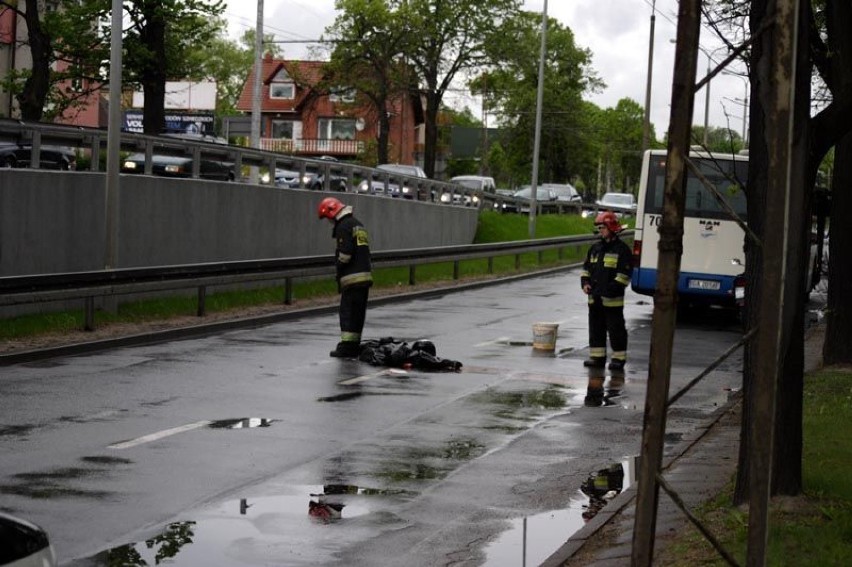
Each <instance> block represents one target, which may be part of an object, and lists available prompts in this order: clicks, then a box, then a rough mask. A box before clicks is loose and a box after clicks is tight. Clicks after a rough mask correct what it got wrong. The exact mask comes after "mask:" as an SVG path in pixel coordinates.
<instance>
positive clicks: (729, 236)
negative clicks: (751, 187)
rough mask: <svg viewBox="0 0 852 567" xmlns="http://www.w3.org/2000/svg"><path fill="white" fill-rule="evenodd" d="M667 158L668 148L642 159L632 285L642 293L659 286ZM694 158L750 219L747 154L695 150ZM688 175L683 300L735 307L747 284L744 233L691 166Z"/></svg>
mask: <svg viewBox="0 0 852 567" xmlns="http://www.w3.org/2000/svg"><path fill="white" fill-rule="evenodd" d="M666 157H667V156H666V150H648V151H646V152H645V154H644V155H643V159H642V177H641V180H640V183H639V194H638V195H637V201H638V203H637V210H636V231H635V236H634V240H633V278H632V280H631V288H632V289H633V291H635V292H636V293H640V294H643V295H654V294H655V292H656V290H657V257H658V249H657V245H658V243H659V239H660V238H659V234H658V232H657V230H658V228H659V226H660V224H661V221H662V217H663V194H664V192H665V181H666V179H665V177H666ZM690 159H691V160H692V162H693V163H694V164H695V165H696V166H697V168H698V170H699V171H700V172H701V173H702V175H703V176H704V177H705V178H706V179H707V180H709V182H710V183H712V184H713V185H714V186H715V187H716V190H717V191H718V193H719V194H720V195H721V196H722V197H723V198H724V199H725V201H726V202H727V203H728V204H729V205H730V207H731V208H732V209H733V210H734V211H735V212H736V213H737V215H738V216H739V217H740V218H741V219H742V220H743V221H745V219H746V195H745V188H746V186H747V182H748V155H741V154H721V153H712V154H710V153H707V152H704V151H692V152H690ZM686 176H687V181H686V202H685V206H684V219H683V255H682V257H681V264H680V275H679V276H678V283H677V293H678V303H679V305H680V306H682V307H690V306H721V307H729V308H736V307H737V306H738V304H739V303H740V301H741V300H742V297H741V296H742V294H743V291H744V287H743V286H744V284H745V279H744V276H743V274H744V272H745V250H744V244H745V240H744V238H745V234H744V231H743V229H742V228H741V227H740V226H739V225H738V224H737V223H736V221H734V220H733V219H732V218H731V216H730V215H729V214H728V212H727V211H725V210H724V209H723V208H722V206H721V205H720V204H719V202H718V201H717V200H716V198H715V197H714V196H713V195H712V193H711V192H710V190H709V189H707V187H706V186H705V185H704V183H703V182H702V181H701V180H700V179H699V178H698V177H697V176H696V175H695V174H693V173H692V172H691V171H690V170H689V168H687V171H686ZM738 296H739V297H738Z"/></svg>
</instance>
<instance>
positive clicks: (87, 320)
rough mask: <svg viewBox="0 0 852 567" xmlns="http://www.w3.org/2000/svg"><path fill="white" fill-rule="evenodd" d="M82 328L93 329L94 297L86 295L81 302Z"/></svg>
mask: <svg viewBox="0 0 852 567" xmlns="http://www.w3.org/2000/svg"><path fill="white" fill-rule="evenodd" d="M83 329H84V330H86V331H94V330H95V298H94V297H91V296H90V297H87V298H86V299H85V300H84V302H83Z"/></svg>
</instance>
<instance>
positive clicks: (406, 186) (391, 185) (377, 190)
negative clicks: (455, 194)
mask: <svg viewBox="0 0 852 567" xmlns="http://www.w3.org/2000/svg"><path fill="white" fill-rule="evenodd" d="M376 169H378V170H381V171H386V172H388V173H391V174H393V175H396V176H397V178H396V179H390V181H389V182H388V184H387V186H385V181H384V179H383V176H379V175H376V176H374V177H373V178H372V179H370V178H368V179H364V180H362V181H361V183H359V184H358V192H359V193H367V194H370V195H386V196H388V197H402V198H404V199H414V198H415V197H416V196H417V195H416V191H417V187H416V186H414V184H413V183H411V182H410V181H409V180H407V179H405V178H400V177H399V176H406V177H414V178H417V179H428V178H427V177H426V172H425V171H423V169H421V168H420V167H418V166H416V165H402V164H398V163H385V164H381V165H377V166H376ZM400 181H401V182H402V184H401V186H400Z"/></svg>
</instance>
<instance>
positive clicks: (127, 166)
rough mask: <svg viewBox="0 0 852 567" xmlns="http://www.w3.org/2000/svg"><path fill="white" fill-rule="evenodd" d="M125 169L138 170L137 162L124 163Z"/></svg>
mask: <svg viewBox="0 0 852 567" xmlns="http://www.w3.org/2000/svg"><path fill="white" fill-rule="evenodd" d="M124 169H130V170H134V169H136V162H135V161H126V162H124Z"/></svg>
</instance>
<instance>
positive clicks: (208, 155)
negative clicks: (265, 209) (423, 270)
mask: <svg viewBox="0 0 852 567" xmlns="http://www.w3.org/2000/svg"><path fill="white" fill-rule="evenodd" d="M0 142H11V143H17V144H23V145H28V146H31V148H32V159H31V162H30V167H33V168H37V167H38V164H39V161H40V160H39V155H40V153H41V147H42V146H45V145H53V146H65V147H68V148H72V149H75V150H76V152H77V153H78V154H80V155H86V156H88V157H89V158H90V159H91V165H90V167H89V169H90V170H92V171H99V170H102V169H103V168H102V165H103V164H101V152H102V151H103V150H105V149H106V143H107V131H106V130H105V129H99V128H86V127H81V126H67V125H61V124H47V123H39V122H35V123H27V122H21V121H17V120H11V119H0ZM121 149H122V151H127V152H138V153H143V154H144V155H145V165H144V169H143V171H144V172H145V173H147V174H150V173H151V171H152V158H153V156H154V155H171V156H188V157H191V158H192V160H193V165H192V177H194V178H199V177H200V175H201V160H202V159H204V160H214V161H222V162H227V163H229V164H233V169H234V172H235V173H237V175H236V177H237V178H238V179H239V180H240V181H241V182H247V179H243V178H242V176H241V175H240V173H241V172H242V170H243V167H244V166H246V167H252V166H256V167H258V168H259V169H260V170H261V171H265V172H274V171H275V170H276V169H286V170H291V171H296V172H298V173H299V178H300V179H301V180H302V181H301V182H300V183H301V186H300V188H302V189H307V188H309V187H305V185H304V179H305V177H306V174H308V173H311V174H316V175H317V176H321V178H322V190H324V191H333V190H334V189H335V188H336V187H337V186H338V185H339V182H340V180H342V179H345V183H344V185H345V186H346V187H347V192H351V193H356V192H357V187H358V184H359V183H360V181H361V180H364V179H373V180H379V181H382V182H383V183H384V184H385V186H388V185H390V184H397V185H400V186H401V185H403V184H405V185H407V186H409V187H411V188H414V189H415V191H414V192H413V193H412V197H413V198H414V199H417V200H420V201H431V202H436V203H442V204H445V205H447V206H476V207H478V208H480V209H481V210H492V209H493V210H496V211H498V212H502V211H504V210H507V211H522V212H525V209H527V210H528V209H529V202H528V201H526V200H521V199H515V198H513V197H510V196H505V195H499V194H493V193H485V192H482V191H476V190H475V189H471V188H470V187H465V186H463V185H459V184H455V183H446V182H443V181H438V180H434V179H422V178H416V177H409V176H406V175H401V174H398V173H393V172H388V171H384V170H379V169H374V168H370V167H365V166H359V165H353V164H349V163H345V162H335V161H329V160H322V159H309V158H302V157H296V156H292V155H287V154H282V153H277V152H273V151H265V150H258V149H253V148H246V147H243V146H232V145H225V144H216V143H211V142H203V141H194V140H190V139H186V138H176V137H169V136H151V135H146V134H136V133H132V132H122V133H121ZM270 177H273V176H272V175H270ZM442 196H444V198H443V199H442V198H441V197H442ZM474 197H476V199H474ZM504 205H506V207H504ZM583 209H593V210H597V205H590V204H583V203H569V202H565V201H548V202H539V203H537V207H536V211H537V214H548V213H551V214H558V213H576V214H579V213H580V212H581V211H582V210H583Z"/></svg>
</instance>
